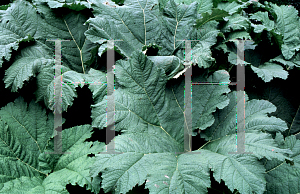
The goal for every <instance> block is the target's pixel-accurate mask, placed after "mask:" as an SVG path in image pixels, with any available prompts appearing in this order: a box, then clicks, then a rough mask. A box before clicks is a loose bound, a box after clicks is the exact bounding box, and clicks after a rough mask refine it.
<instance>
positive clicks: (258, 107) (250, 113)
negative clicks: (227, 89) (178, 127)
mask: <svg viewBox="0 0 300 194" xmlns="http://www.w3.org/2000/svg"><path fill="white" fill-rule="evenodd" d="M228 98H229V99H230V103H229V105H228V106H227V107H225V108H224V109H223V110H221V111H218V112H217V113H216V114H215V115H214V116H215V122H214V124H213V125H212V126H211V127H209V128H208V129H206V130H205V131H204V132H203V133H201V137H205V139H207V140H214V139H218V138H221V137H224V136H225V135H228V134H233V133H236V111H237V110H236V106H237V104H240V103H244V99H241V101H238V102H237V101H236V92H231V93H230V94H229V95H228ZM275 111H276V107H275V106H274V105H273V104H272V103H270V102H268V101H266V100H255V99H253V100H251V101H248V96H247V95H246V96H245V131H246V132H247V131H248V130H260V131H263V132H266V131H267V132H279V131H280V132H283V131H285V130H286V129H287V125H286V123H285V122H284V121H283V120H281V119H279V118H276V117H268V116H267V115H266V114H267V113H271V112H275Z"/></svg>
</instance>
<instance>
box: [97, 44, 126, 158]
mask: <svg viewBox="0 0 300 194" xmlns="http://www.w3.org/2000/svg"><path fill="white" fill-rule="evenodd" d="M114 41H122V40H113V39H111V40H107V76H106V79H107V107H106V112H107V125H106V126H107V127H106V144H107V145H106V152H100V154H121V153H122V152H115V139H114V138H115V96H114V91H115V88H114V85H115V84H114V81H115V78H114V64H115V50H114Z"/></svg>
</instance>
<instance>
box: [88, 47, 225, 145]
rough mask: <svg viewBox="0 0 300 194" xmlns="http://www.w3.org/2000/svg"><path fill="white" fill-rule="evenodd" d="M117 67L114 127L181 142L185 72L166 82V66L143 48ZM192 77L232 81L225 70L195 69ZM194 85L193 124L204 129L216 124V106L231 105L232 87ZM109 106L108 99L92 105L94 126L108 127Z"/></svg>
mask: <svg viewBox="0 0 300 194" xmlns="http://www.w3.org/2000/svg"><path fill="white" fill-rule="evenodd" d="M150 58H152V57H150ZM115 68H116V69H115V71H116V81H117V83H118V85H119V87H118V89H117V90H116V91H115V93H114V96H115V111H116V114H115V129H116V130H117V131H119V130H124V131H130V132H142V131H145V130H151V131H157V132H158V133H160V134H162V135H166V137H168V138H169V137H170V138H171V139H172V141H174V142H175V143H176V144H178V143H181V141H182V139H181V138H182V137H183V127H184V122H185V121H184V115H183V112H184V109H185V106H184V79H183V76H181V78H178V79H177V80H170V81H171V82H170V83H168V84H167V80H168V77H167V76H166V73H165V71H164V70H163V69H162V68H163V67H159V65H155V64H154V63H153V62H152V60H151V59H148V57H146V56H145V55H144V54H143V53H141V52H140V53H139V52H134V53H133V54H132V56H131V57H130V59H129V61H125V60H119V61H117V62H116V65H115ZM197 74H198V75H197ZM192 81H193V82H199V83H201V82H208V83H209V82H223V83H224V82H229V74H228V73H227V72H226V71H223V70H222V71H217V72H215V73H214V74H213V75H211V76H209V77H208V76H207V75H205V74H203V72H202V74H201V73H200V74H199V73H196V72H195V74H193V80H192ZM153 85H154V86H155V87H154V86H153ZM193 87H195V89H193V100H194V102H193V109H192V111H193V112H192V113H193V119H192V120H193V124H192V128H193V130H194V129H197V128H201V129H205V128H207V127H208V126H210V125H212V124H213V121H214V118H213V116H212V114H211V113H212V112H214V111H215V110H216V108H217V107H218V108H224V107H225V106H226V105H228V102H229V101H228V99H227V98H226V97H225V96H224V95H223V93H228V92H229V89H228V86H226V85H217V86H213V85H201V86H199V85H197V86H193ZM208 91H209V92H208ZM106 106H107V102H106V99H103V101H101V102H100V103H97V104H95V105H92V107H93V109H92V119H93V126H94V127H98V128H103V127H106ZM170 107H172V108H170ZM176 131H181V132H180V133H179V132H176ZM190 134H192V130H190Z"/></svg>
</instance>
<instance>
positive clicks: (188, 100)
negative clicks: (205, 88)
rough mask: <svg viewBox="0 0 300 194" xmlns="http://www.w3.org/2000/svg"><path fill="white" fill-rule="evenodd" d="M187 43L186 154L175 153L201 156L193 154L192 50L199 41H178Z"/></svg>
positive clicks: (185, 91)
mask: <svg viewBox="0 0 300 194" xmlns="http://www.w3.org/2000/svg"><path fill="white" fill-rule="evenodd" d="M177 41H185V56H184V57H185V66H186V67H189V68H188V69H187V70H186V71H185V73H184V76H185V87H184V120H185V122H184V124H183V125H184V152H175V153H176V154H180V153H188V154H200V152H192V135H191V134H192V77H191V76H192V62H191V59H192V53H191V52H192V49H191V41H199V40H185V39H183V40H177Z"/></svg>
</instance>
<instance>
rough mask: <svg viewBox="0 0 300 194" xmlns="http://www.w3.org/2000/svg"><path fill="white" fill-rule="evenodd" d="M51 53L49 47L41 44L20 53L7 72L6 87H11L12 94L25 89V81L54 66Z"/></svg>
mask: <svg viewBox="0 0 300 194" xmlns="http://www.w3.org/2000/svg"><path fill="white" fill-rule="evenodd" d="M50 52H51V51H50V49H49V48H48V47H47V46H45V45H43V44H41V43H39V42H37V43H35V44H34V45H32V46H28V47H26V48H24V49H22V50H21V51H20V52H18V55H17V56H16V57H15V59H14V63H13V64H12V65H11V66H10V67H9V68H8V69H7V70H6V71H5V77H4V83H5V84H6V86H5V87H6V88H8V87H11V91H12V92H17V90H18V89H19V88H22V87H23V84H24V81H28V80H29V79H30V78H31V77H35V76H36V75H37V74H38V73H39V72H40V71H41V70H42V69H43V68H45V67H47V66H48V67H49V66H50V67H51V66H53V65H54V59H51V56H50V55H49V53H50ZM52 76H53V71H52Z"/></svg>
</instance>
